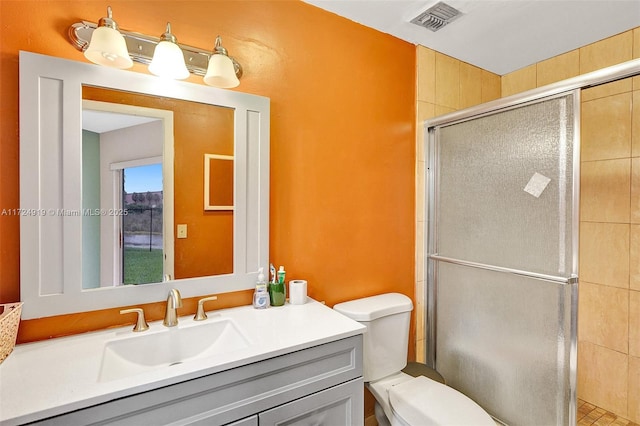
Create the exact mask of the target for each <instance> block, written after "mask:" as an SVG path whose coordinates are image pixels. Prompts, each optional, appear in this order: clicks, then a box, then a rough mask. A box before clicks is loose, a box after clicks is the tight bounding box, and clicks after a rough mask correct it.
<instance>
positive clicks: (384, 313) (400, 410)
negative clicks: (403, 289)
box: [333, 293, 496, 426]
mask: <svg viewBox="0 0 640 426" xmlns="http://www.w3.org/2000/svg"><path fill="white" fill-rule="evenodd" d="M333 309H335V310H336V311H338V312H340V313H341V314H343V315H346V316H347V317H349V318H351V319H353V320H355V321H358V322H360V323H362V324H363V325H365V326H366V327H367V331H366V332H365V334H364V381H365V383H366V385H367V387H368V388H369V390H370V391H371V393H372V394H373V396H374V397H375V398H376V419H377V420H378V424H379V425H381V426H387V425H389V424H390V425H392V426H396V425H402V426H427V425H456V426H463V425H470V426H471V425H472V426H485V425H486V426H495V425H496V422H495V421H494V420H493V419H492V418H491V416H489V414H488V413H487V412H486V411H484V410H483V409H482V408H481V407H480V406H479V405H478V404H476V403H475V402H474V401H472V400H471V399H470V398H468V397H466V396H465V395H463V394H462V393H460V392H458V391H456V390H455V389H453V388H451V387H449V386H446V385H443V384H441V383H438V382H436V381H434V380H431V379H428V378H426V377H424V376H419V377H412V376H410V375H408V374H405V373H403V372H402V371H401V370H402V369H403V368H404V367H405V366H406V365H407V345H408V339H409V322H410V318H411V310H412V309H413V304H412V303H411V299H409V298H408V297H407V296H405V295H403V294H399V293H387V294H381V295H378V296H372V297H365V298H363V299H357V300H352V301H349V302H344V303H338V304H337V305H335V306H334V307H333Z"/></svg>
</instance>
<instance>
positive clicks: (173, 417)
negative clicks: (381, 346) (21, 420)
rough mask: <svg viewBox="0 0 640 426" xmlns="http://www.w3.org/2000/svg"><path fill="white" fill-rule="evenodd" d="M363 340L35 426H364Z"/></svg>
mask: <svg viewBox="0 0 640 426" xmlns="http://www.w3.org/2000/svg"><path fill="white" fill-rule="evenodd" d="M363 391H364V384H363V380H362V335H361V334H359V335H355V336H351V337H348V338H344V339H340V340H336V341H333V342H329V343H324V344H321V345H317V346H313V347H310V348H307V349H303V350H299V351H295V352H291V353H287V354H284V355H281V356H277V357H274V358H269V359H265V360H263V361H259V362H254V363H250V364H246V365H242V366H239V367H236V368H232V369H229V370H225V371H222V372H219V373H215V374H210V375H206V376H203V377H198V378H195V379H192V380H189V381H185V382H181V383H176V384H173V385H170V386H165V387H161V388H158V389H153V390H149V391H147V392H144V393H139V394H135V395H131V396H127V397H124V398H120V399H116V400H112V401H108V402H105V403H102V404H99V405H95V406H91V407H87V408H83V409H80V410H77V411H73V412H70V413H65V414H61V415H58V416H55V417H50V418H47V419H43V420H40V421H38V422H36V423H33V424H39V425H64V426H72V425H89V424H101V425H102V424H109V425H135V426H139V425H227V424H232V425H235V426H249V425H260V426H262V425H278V424H287V425H295V424H305V425H306V424H318V425H329V426H338V425H345V426H349V425H362V424H363V422H364V412H363V411H364V402H363Z"/></svg>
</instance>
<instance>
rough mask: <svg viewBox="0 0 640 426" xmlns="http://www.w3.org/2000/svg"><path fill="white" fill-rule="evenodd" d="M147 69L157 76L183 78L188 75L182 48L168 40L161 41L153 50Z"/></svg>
mask: <svg viewBox="0 0 640 426" xmlns="http://www.w3.org/2000/svg"><path fill="white" fill-rule="evenodd" d="M149 71H150V72H151V73H152V74H155V75H157V76H159V77H168V78H173V79H176V80H183V79H185V78H187V77H189V70H188V69H187V66H186V65H185V63H184V55H183V54H182V49H180V46H178V45H177V44H175V43H172V42H170V41H161V42H160V43H158V45H157V46H156V49H155V51H154V52H153V59H152V60H151V64H149Z"/></svg>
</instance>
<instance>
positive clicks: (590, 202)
mask: <svg viewBox="0 0 640 426" xmlns="http://www.w3.org/2000/svg"><path fill="white" fill-rule="evenodd" d="M638 184H639V185H640V182H638ZM639 189H640V188H639ZM630 197H631V160H630V159H629V158H625V159H619V160H604V161H587V162H583V163H582V164H581V170H580V220H582V221H590V222H616V223H629V217H630V216H629V215H630V212H629V211H630V207H629V205H630Z"/></svg>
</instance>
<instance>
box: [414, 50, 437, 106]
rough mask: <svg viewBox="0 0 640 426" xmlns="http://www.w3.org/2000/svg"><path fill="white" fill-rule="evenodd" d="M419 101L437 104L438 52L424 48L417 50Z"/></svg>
mask: <svg viewBox="0 0 640 426" xmlns="http://www.w3.org/2000/svg"><path fill="white" fill-rule="evenodd" d="M416 56H417V59H416V62H417V67H418V77H417V78H416V85H417V86H418V87H417V92H418V93H417V96H418V101H422V102H429V103H431V104H434V103H435V102H436V52H435V51H434V50H431V49H428V48H426V47H423V46H418V47H417V48H416Z"/></svg>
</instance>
